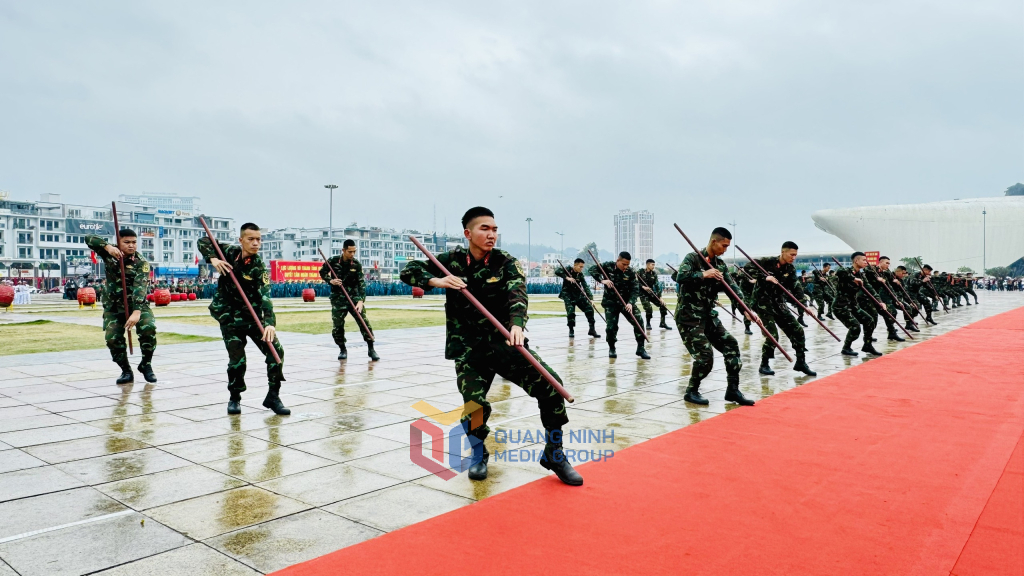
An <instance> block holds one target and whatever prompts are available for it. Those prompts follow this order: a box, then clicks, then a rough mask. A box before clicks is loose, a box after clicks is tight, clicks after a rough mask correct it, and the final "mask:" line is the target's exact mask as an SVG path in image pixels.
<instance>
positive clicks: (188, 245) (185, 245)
mask: <svg viewBox="0 0 1024 576" xmlns="http://www.w3.org/2000/svg"><path fill="white" fill-rule="evenodd" d="M181 249H182V250H191V249H192V241H191V240H185V241H184V242H182V243H181Z"/></svg>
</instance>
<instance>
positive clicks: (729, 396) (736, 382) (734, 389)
mask: <svg viewBox="0 0 1024 576" xmlns="http://www.w3.org/2000/svg"><path fill="white" fill-rule="evenodd" d="M726 379H727V380H728V382H729V383H728V384H727V385H726V387H725V401H726V402H735V403H737V404H739V405H740V406H753V405H754V401H753V400H751V399H750V398H747V397H746V396H744V395H743V392H740V377H739V375H738V374H737V375H729V376H726Z"/></svg>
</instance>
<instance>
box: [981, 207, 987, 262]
mask: <svg viewBox="0 0 1024 576" xmlns="http://www.w3.org/2000/svg"><path fill="white" fill-rule="evenodd" d="M986 214H988V212H987V211H986V210H985V209H982V211H981V275H982V276H984V275H985V257H986V256H988V249H987V247H986V242H987V240H988V238H987V234H986V230H985V227H986V226H985V225H986V222H985V218H986V216H985V215H986Z"/></svg>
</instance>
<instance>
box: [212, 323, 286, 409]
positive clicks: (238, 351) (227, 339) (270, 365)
mask: <svg viewBox="0 0 1024 576" xmlns="http://www.w3.org/2000/svg"><path fill="white" fill-rule="evenodd" d="M220 333H221V335H222V336H223V337H224V347H225V348H227V349H228V390H230V391H231V392H245V339H246V338H247V337H248V338H251V339H252V341H253V343H254V344H256V348H258V349H259V351H260V352H261V353H262V354H263V355H264V356H266V359H267V381H268V382H270V383H271V384H280V383H281V382H283V381H284V348H283V347H282V346H281V341H280V340H278V339H277V338H276V337H275V338H274V348H275V349H277V355H278V356H280V357H281V362H282V363H281V364H278V363H277V362H275V361H274V357H273V356H272V355H271V354H270V347H269V346H267V343H266V342H264V341H263V334H262V333H261V332H260V329H259V327H257V326H256V324H253V323H249V324H221V325H220Z"/></svg>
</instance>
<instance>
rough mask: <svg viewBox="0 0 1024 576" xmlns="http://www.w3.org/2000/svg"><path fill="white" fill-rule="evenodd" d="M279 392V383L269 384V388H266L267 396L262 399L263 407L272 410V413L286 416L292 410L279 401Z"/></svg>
mask: <svg viewBox="0 0 1024 576" xmlns="http://www.w3.org/2000/svg"><path fill="white" fill-rule="evenodd" d="M280 392H281V385H280V384H271V385H270V388H269V389H268V390H267V397H266V398H264V399H263V407H264V408H270V409H271V410H273V411H274V414H277V415H278V416H287V415H289V414H291V413H292V411H291V410H289V409H287V408H285V406H284V404H283V403H282V402H281V396H280V395H279V394H280Z"/></svg>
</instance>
